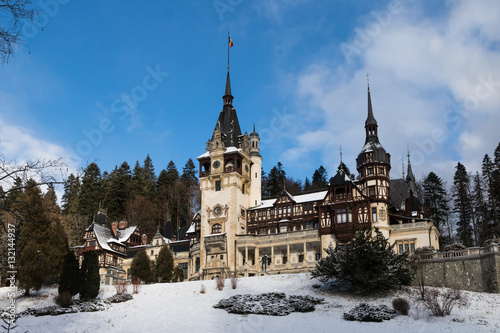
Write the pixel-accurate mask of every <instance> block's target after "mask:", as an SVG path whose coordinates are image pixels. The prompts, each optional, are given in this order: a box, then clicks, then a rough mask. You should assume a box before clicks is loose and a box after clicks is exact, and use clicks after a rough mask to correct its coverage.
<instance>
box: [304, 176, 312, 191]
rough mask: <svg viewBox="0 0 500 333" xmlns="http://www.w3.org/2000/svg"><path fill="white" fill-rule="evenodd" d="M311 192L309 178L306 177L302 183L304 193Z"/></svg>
mask: <svg viewBox="0 0 500 333" xmlns="http://www.w3.org/2000/svg"><path fill="white" fill-rule="evenodd" d="M310 190H311V181H310V180H309V178H307V177H306V180H305V181H304V191H310Z"/></svg>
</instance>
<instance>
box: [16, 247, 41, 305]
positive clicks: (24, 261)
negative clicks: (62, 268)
mask: <svg viewBox="0 0 500 333" xmlns="http://www.w3.org/2000/svg"><path fill="white" fill-rule="evenodd" d="M19 259H20V260H19V263H20V267H19V269H18V278H17V280H18V282H19V286H20V287H21V288H23V289H24V295H25V296H28V295H29V293H30V290H31V289H34V290H36V291H38V290H40V288H42V285H43V283H44V282H45V280H46V278H47V270H46V269H45V264H46V263H47V260H46V259H45V258H44V257H43V255H42V252H41V251H40V250H37V248H36V247H35V246H34V245H32V244H26V245H25V246H24V247H23V249H22V251H21V255H20V258H19Z"/></svg>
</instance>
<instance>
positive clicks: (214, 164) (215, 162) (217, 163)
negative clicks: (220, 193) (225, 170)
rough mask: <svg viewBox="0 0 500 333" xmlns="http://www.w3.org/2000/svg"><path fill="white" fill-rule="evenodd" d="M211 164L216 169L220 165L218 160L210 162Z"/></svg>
mask: <svg viewBox="0 0 500 333" xmlns="http://www.w3.org/2000/svg"><path fill="white" fill-rule="evenodd" d="M212 166H213V167H214V169H217V168H218V167H220V161H218V160H217V161H214V163H213V164H212Z"/></svg>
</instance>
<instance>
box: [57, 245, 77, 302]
mask: <svg viewBox="0 0 500 333" xmlns="http://www.w3.org/2000/svg"><path fill="white" fill-rule="evenodd" d="M78 275H79V268H78V260H77V259H76V257H75V253H74V252H73V251H72V250H69V251H68V253H67V254H66V256H65V257H64V264H63V267H62V271H61V275H60V277H59V287H58V289H57V290H58V292H59V295H61V294H62V293H63V292H66V291H67V292H69V293H70V294H71V296H75V295H76V294H78V291H79V290H78V289H79V276H78Z"/></svg>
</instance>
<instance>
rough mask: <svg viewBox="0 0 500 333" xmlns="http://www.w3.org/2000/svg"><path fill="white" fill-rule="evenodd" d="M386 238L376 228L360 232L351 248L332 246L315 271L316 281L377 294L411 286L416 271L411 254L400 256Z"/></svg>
mask: <svg viewBox="0 0 500 333" xmlns="http://www.w3.org/2000/svg"><path fill="white" fill-rule="evenodd" d="M393 248H394V244H393V245H390V244H389V241H388V240H387V239H386V238H385V237H384V235H383V234H382V233H381V232H380V230H378V228H375V235H374V236H373V235H372V232H371V230H358V231H357V232H356V233H355V236H354V238H353V240H352V242H351V244H350V247H345V246H337V247H336V248H335V249H334V248H333V247H332V246H330V247H329V248H328V249H326V252H327V257H326V258H323V259H321V260H320V261H319V262H318V263H317V264H316V268H315V269H314V270H313V271H312V272H311V273H312V277H313V278H319V279H320V281H322V282H324V283H327V282H329V281H331V280H332V279H336V280H337V281H340V282H348V283H350V284H351V286H352V288H353V289H355V290H359V291H362V292H375V291H379V290H388V289H393V288H397V287H399V286H400V285H401V284H404V285H406V284H409V283H410V282H411V280H412V279H413V275H414V272H413V269H412V268H410V266H409V265H408V261H407V254H406V253H405V254H396V253H395V252H394V250H393Z"/></svg>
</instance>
